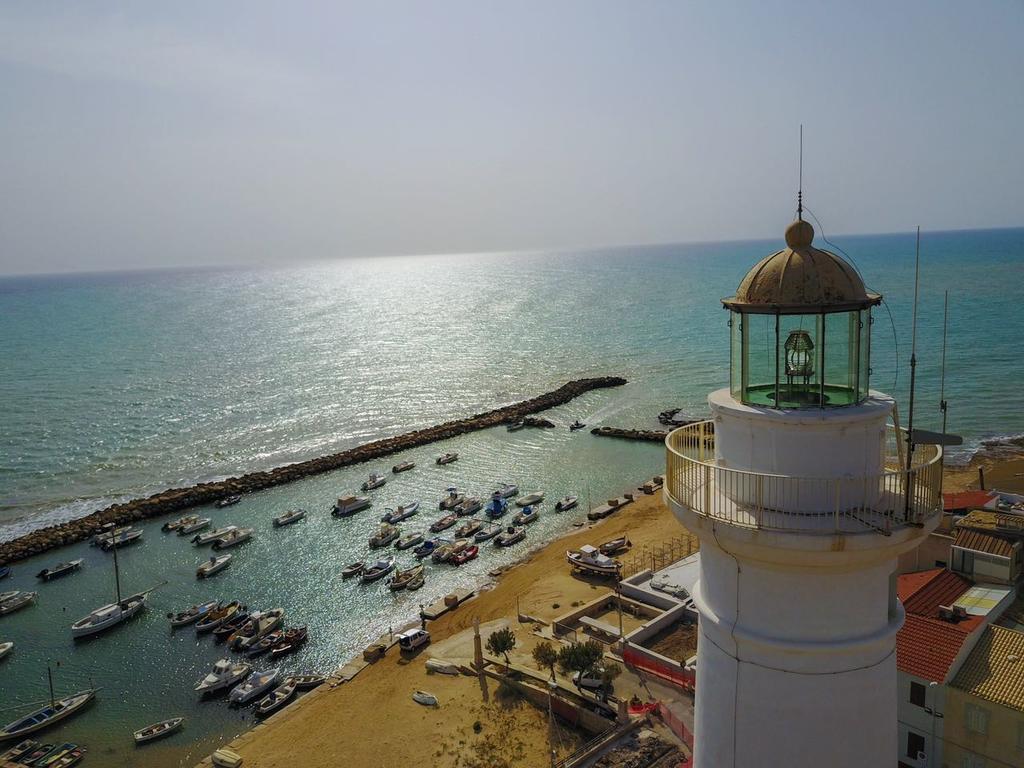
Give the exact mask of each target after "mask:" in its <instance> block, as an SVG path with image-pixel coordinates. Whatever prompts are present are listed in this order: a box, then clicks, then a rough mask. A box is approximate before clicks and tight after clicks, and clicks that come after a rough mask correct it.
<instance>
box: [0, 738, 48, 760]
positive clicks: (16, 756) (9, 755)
mask: <svg viewBox="0 0 1024 768" xmlns="http://www.w3.org/2000/svg"><path fill="white" fill-rule="evenodd" d="M38 746H39V742H38V741H33V740H32V739H25V741H23V742H21V743H20V744H18V746H16V747H11V748H10V749H8V750H7V751H6V752H2V753H0V765H3V764H4V763H19V762H21V758H22V757H24V756H25V755H27V754H28V753H29V752H31V751H32V750H33V749H35V748H36V747H38Z"/></svg>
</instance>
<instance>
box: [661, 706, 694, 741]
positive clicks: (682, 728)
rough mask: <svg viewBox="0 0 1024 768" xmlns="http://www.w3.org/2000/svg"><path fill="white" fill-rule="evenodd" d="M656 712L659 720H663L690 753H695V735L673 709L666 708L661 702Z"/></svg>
mask: <svg viewBox="0 0 1024 768" xmlns="http://www.w3.org/2000/svg"><path fill="white" fill-rule="evenodd" d="M654 712H655V713H656V714H657V715H658V719H659V720H661V722H663V723H664V724H665V725H666V726H667V727H668V728H669V729H670V730H671V731H672V733H674V734H675V735H676V736H678V737H679V740H680V741H682V742H683V744H685V745H686V746H687V747H688V748H689V749H690V751H691V752H692V751H693V734H692V733H690V729H689V728H687V727H686V723H684V722H683V721H682V720H681V719H679V718H678V717H676V716H675V714H674V713H673V712H672V710H671V709H669V708H668V707H666V706H665V704H664V702H661V701H659V702H658V706H657V708H656V709H655V710H654Z"/></svg>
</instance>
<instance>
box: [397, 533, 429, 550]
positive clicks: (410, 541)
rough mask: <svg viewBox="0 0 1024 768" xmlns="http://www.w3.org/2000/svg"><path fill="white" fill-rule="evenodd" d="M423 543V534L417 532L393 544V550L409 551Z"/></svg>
mask: <svg viewBox="0 0 1024 768" xmlns="http://www.w3.org/2000/svg"><path fill="white" fill-rule="evenodd" d="M422 543H423V534H422V533H420V532H419V531H416V532H415V533H410V534H407V535H405V536H403V537H402V538H400V539H399V540H398V541H396V542H395V549H399V550H401V549H410V548H411V547H415V546H417V545H419V544H422Z"/></svg>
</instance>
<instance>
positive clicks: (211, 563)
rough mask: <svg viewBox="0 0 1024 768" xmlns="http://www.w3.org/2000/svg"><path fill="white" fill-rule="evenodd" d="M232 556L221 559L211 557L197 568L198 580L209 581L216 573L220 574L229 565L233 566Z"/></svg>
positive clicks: (221, 557) (222, 556)
mask: <svg viewBox="0 0 1024 768" xmlns="http://www.w3.org/2000/svg"><path fill="white" fill-rule="evenodd" d="M231 557H232V556H231V555H221V556H220V557H210V559H209V560H207V561H206V562H205V563H203V564H202V565H200V566H199V567H198V568H196V578H197V579H207V578H209V577H210V576H213V574H215V573H220V572H221V571H223V570H224V569H225V568H227V567H228V566H229V565H231Z"/></svg>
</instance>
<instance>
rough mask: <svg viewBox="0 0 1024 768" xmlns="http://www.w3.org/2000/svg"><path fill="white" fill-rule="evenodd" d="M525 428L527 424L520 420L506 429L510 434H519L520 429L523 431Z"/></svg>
mask: <svg viewBox="0 0 1024 768" xmlns="http://www.w3.org/2000/svg"><path fill="white" fill-rule="evenodd" d="M525 426H526V422H525V421H523V420H522V419H519V421H513V422H512V423H511V424H509V425H508V426H507V427H505V429H507V430H508V431H509V432H518V431H519V430H520V429H522V428H523V427H525Z"/></svg>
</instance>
